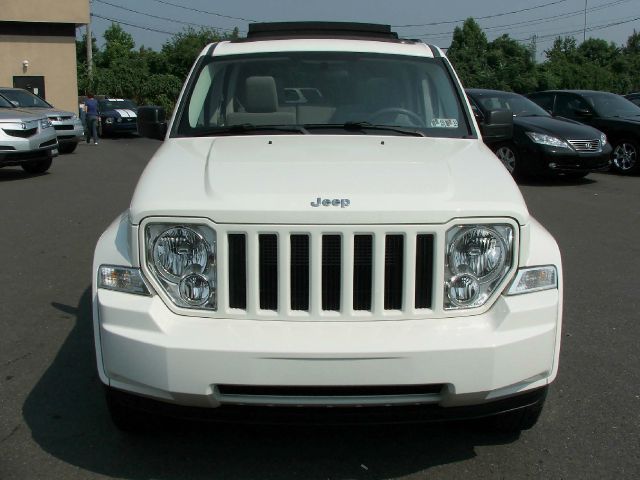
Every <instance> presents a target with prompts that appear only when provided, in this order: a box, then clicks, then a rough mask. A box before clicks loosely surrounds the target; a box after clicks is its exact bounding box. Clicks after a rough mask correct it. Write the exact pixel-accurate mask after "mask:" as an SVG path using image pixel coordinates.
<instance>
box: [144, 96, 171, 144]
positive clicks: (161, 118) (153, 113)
mask: <svg viewBox="0 0 640 480" xmlns="http://www.w3.org/2000/svg"><path fill="white" fill-rule="evenodd" d="M138 134H139V135H140V136H142V137H146V138H154V139H156V140H164V137H165V135H166V134H167V119H166V114H165V111H164V108H163V107H160V106H157V105H145V106H143V107H138Z"/></svg>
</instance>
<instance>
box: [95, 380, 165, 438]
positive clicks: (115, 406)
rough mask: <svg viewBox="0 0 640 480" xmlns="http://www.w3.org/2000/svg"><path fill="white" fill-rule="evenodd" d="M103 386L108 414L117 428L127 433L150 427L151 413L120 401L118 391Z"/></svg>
mask: <svg viewBox="0 0 640 480" xmlns="http://www.w3.org/2000/svg"><path fill="white" fill-rule="evenodd" d="M104 388H105V399H106V401H107V408H108V410H109V416H110V417H111V422H112V423H113V424H114V425H115V427H116V428H117V429H118V430H121V431H123V432H127V433H143V432H146V431H149V430H150V429H151V426H152V425H153V422H152V415H150V414H148V413H146V412H143V411H140V410H136V409H135V408H132V407H130V406H129V405H127V404H126V403H125V402H123V401H122V397H121V394H119V392H118V391H116V390H113V389H112V388H110V387H104Z"/></svg>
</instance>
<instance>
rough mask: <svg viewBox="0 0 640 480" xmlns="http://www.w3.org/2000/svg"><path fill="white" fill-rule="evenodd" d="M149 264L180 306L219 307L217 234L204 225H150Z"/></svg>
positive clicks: (164, 288) (165, 289) (146, 231)
mask: <svg viewBox="0 0 640 480" xmlns="http://www.w3.org/2000/svg"><path fill="white" fill-rule="evenodd" d="M145 243H146V246H145V248H146V249H145V252H146V264H147V267H148V268H149V270H150V271H151V273H152V275H153V276H154V277H155V279H156V280H157V281H158V283H160V285H161V286H162V288H163V290H164V291H165V292H166V293H167V295H169V297H170V298H171V300H172V301H173V303H175V304H176V305H177V306H179V307H185V308H198V309H208V310H215V309H216V307H217V295H216V294H217V273H216V270H217V262H216V234H215V232H214V231H213V230H211V229H210V228H208V227H205V226H203V225H168V224H150V225H148V226H147V227H146V230H145Z"/></svg>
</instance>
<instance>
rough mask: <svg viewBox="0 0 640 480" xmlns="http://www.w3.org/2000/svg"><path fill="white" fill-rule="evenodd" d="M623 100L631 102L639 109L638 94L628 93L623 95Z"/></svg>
mask: <svg viewBox="0 0 640 480" xmlns="http://www.w3.org/2000/svg"><path fill="white" fill-rule="evenodd" d="M624 98H626V99H627V100H631V101H632V102H633V103H635V104H636V105H638V106H639V107H640V92H637V93H630V94H628V95H625V96H624Z"/></svg>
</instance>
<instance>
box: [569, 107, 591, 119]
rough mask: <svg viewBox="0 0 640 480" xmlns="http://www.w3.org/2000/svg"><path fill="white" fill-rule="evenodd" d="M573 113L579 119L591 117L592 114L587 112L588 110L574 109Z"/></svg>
mask: <svg viewBox="0 0 640 480" xmlns="http://www.w3.org/2000/svg"><path fill="white" fill-rule="evenodd" d="M573 113H574V115H576V116H577V117H585V118H586V117H591V116H592V113H591V112H590V111H589V110H587V109H586V108H574V109H573Z"/></svg>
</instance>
